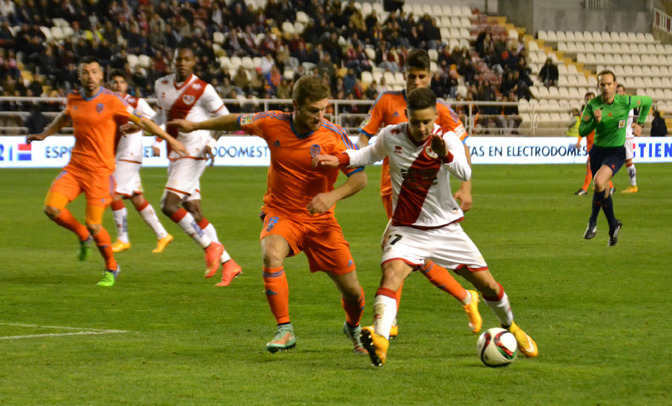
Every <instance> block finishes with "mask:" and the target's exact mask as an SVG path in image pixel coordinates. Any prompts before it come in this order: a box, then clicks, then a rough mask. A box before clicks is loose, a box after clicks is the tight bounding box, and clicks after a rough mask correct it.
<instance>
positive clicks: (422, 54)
mask: <svg viewBox="0 0 672 406" xmlns="http://www.w3.org/2000/svg"><path fill="white" fill-rule="evenodd" d="M431 64H432V61H431V59H429V54H428V53H427V51H425V50H424V49H414V50H412V51H411V52H409V53H408V56H407V57H406V62H405V63H404V77H405V78H406V93H410V92H411V90H413V89H415V88H416V87H429V84H430V82H431V81H432V76H431V75H430V74H429V69H430V67H431Z"/></svg>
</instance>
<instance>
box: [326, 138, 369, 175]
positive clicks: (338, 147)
mask: <svg viewBox="0 0 672 406" xmlns="http://www.w3.org/2000/svg"><path fill="white" fill-rule="evenodd" d="M334 131H336V132H337V134H338V137H339V141H338V142H336V143H335V145H334V150H333V151H329V153H330V154H333V155H338V154H340V153H343V152H346V151H348V150H356V149H357V145H355V144H353V142H352V141H350V137H348V134H347V133H346V132H345V130H344V129H343V128H341V127H338V128H337V130H336V129H335V130H334ZM340 169H341V172H343V174H344V175H345V176H348V177H349V176H351V175H352V174H354V173H357V172H361V171H363V170H364V168H363V167H362V166H361V165H357V166H352V165H351V166H348V167H343V166H342V167H340Z"/></svg>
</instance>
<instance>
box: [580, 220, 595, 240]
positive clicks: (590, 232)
mask: <svg viewBox="0 0 672 406" xmlns="http://www.w3.org/2000/svg"><path fill="white" fill-rule="evenodd" d="M595 234H597V223H588V227H586V232H585V233H583V238H585V239H586V240H590V239H591V238H593V237H595Z"/></svg>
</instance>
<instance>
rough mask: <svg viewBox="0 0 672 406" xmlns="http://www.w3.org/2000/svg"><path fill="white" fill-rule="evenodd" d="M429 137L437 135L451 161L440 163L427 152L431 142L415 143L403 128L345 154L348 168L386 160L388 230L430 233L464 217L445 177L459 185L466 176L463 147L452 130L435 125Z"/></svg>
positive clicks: (386, 131)
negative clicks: (413, 229)
mask: <svg viewBox="0 0 672 406" xmlns="http://www.w3.org/2000/svg"><path fill="white" fill-rule="evenodd" d="M433 133H434V134H441V135H442V137H443V139H444V140H445V143H446V149H447V150H448V151H450V153H451V154H452V155H453V160H452V162H450V163H442V161H441V160H440V159H439V158H438V156H437V154H436V153H435V152H434V151H433V150H432V148H431V137H429V138H427V140H425V141H424V142H421V143H416V142H415V141H414V140H413V139H412V138H411V137H410V135H409V134H408V123H401V124H397V125H390V126H387V127H385V128H384V129H383V130H381V131H380V132H379V133H378V137H377V139H376V142H375V143H374V144H373V145H370V146H367V147H365V148H363V149H361V150H347V151H346V153H347V154H348V155H349V156H350V164H349V166H362V165H370V164H372V163H374V162H377V161H380V160H382V159H383V158H385V157H386V156H387V157H389V160H390V176H391V180H392V193H393V205H394V208H393V212H394V214H393V216H392V224H393V225H397V226H408V227H416V228H436V227H442V226H445V225H446V224H450V223H453V222H455V221H458V220H460V219H462V217H463V216H464V213H463V212H462V210H461V209H460V206H459V204H457V202H456V201H455V199H453V194H452V192H451V190H450V174H453V175H454V176H455V177H456V178H457V179H459V180H460V181H466V180H468V179H469V178H470V177H471V167H470V166H469V163H468V162H467V158H466V155H465V152H464V145H463V144H462V142H461V141H460V139H459V138H458V137H457V135H456V134H455V133H454V132H453V131H442V130H441V128H440V127H439V126H438V125H436V124H435V125H434V131H433Z"/></svg>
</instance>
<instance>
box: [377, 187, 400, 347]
mask: <svg viewBox="0 0 672 406" xmlns="http://www.w3.org/2000/svg"><path fill="white" fill-rule="evenodd" d="M388 196H389V211H388V210H387V206H386V203H385V201H386V197H385V196H381V197H382V199H383V206H384V207H385V211H386V212H387V218H388V222H387V225H386V226H385V230H383V235H382V236H381V238H380V249H381V250H382V249H385V244H386V243H387V238H388V236H389V235H388V232H389V231H390V226H391V224H392V220H391V218H392V195H391V194H390V195H388ZM403 290H404V284H403V282H402V284H401V286H399V289H397V315H398V314H399V306H400V305H401V293H402V292H403ZM398 335H399V324H397V318H396V317H395V319H394V322H393V323H392V327H391V328H390V340H394V339H395V338H397V336H398Z"/></svg>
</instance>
